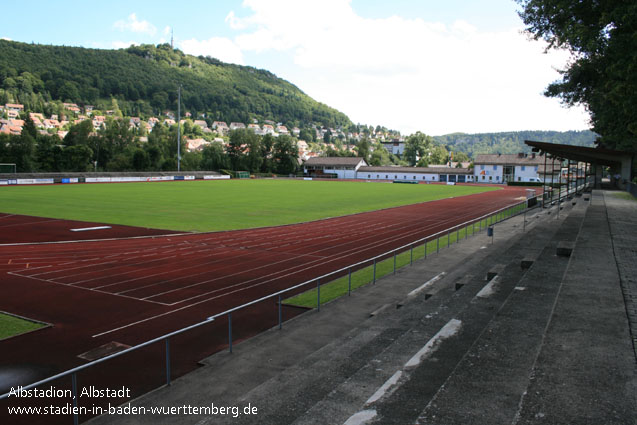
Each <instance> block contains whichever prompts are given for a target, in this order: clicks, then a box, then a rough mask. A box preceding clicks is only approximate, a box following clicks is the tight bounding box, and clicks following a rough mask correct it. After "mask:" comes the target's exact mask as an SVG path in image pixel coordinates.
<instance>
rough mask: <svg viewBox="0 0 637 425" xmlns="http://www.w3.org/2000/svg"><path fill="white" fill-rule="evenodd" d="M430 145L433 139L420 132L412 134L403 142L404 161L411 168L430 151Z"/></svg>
mask: <svg viewBox="0 0 637 425" xmlns="http://www.w3.org/2000/svg"><path fill="white" fill-rule="evenodd" d="M432 143H433V139H432V138H431V137H430V136H427V135H426V134H423V133H421V132H420V131H418V132H416V133H414V134H412V135H411V136H409V137H408V138H407V140H406V141H405V152H404V153H403V158H404V160H405V161H407V162H408V163H409V165H411V166H412V167H413V166H414V165H416V164H417V163H418V160H419V159H420V158H422V157H423V156H424V155H425V152H428V151H429V150H430V149H431V145H432Z"/></svg>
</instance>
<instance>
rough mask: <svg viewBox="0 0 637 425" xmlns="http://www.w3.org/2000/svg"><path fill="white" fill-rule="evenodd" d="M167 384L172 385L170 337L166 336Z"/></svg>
mask: <svg viewBox="0 0 637 425" xmlns="http://www.w3.org/2000/svg"><path fill="white" fill-rule="evenodd" d="M166 385H170V338H166Z"/></svg>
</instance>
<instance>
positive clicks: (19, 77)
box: [0, 40, 351, 128]
mask: <svg viewBox="0 0 637 425" xmlns="http://www.w3.org/2000/svg"><path fill="white" fill-rule="evenodd" d="M179 85H181V86H182V110H183V111H184V112H185V111H189V112H190V113H191V114H192V116H194V117H199V116H200V115H201V114H205V116H206V118H207V119H208V120H219V121H227V122H228V123H229V122H243V123H249V122H252V121H253V120H258V121H265V120H272V121H275V122H281V123H284V124H287V125H289V126H299V127H301V126H309V125H311V124H320V125H323V126H326V127H334V128H335V127H337V126H347V125H351V121H350V119H349V118H348V117H347V116H346V115H345V114H343V113H342V112H339V111H337V110H336V109H334V108H330V107H329V106H327V105H324V104H322V103H319V102H317V101H315V100H314V99H312V98H311V97H309V96H308V95H306V94H305V93H303V92H302V91H301V90H299V89H298V88H297V87H296V86H294V85H293V84H291V83H289V82H287V81H285V80H283V79H281V78H278V77H276V76H275V75H274V74H272V73H271V72H269V71H265V70H261V69H256V68H252V67H248V66H239V65H233V64H226V63H223V62H221V61H218V60H216V59H214V58H210V57H203V56H198V57H195V56H191V55H187V54H184V53H183V52H181V51H180V50H176V49H172V48H171V46H170V45H168V44H160V45H157V46H154V45H142V46H131V47H129V48H127V49H120V50H101V49H87V48H82V47H65V46H47V45H38V44H27V43H20V42H14V41H7V40H0V104H2V105H4V104H5V103H20V104H24V105H25V108H27V109H28V110H30V111H34V112H43V111H45V110H46V109H45V108H46V104H47V103H49V102H51V101H61V102H67V101H69V102H73V103H78V104H80V105H86V104H90V105H96V106H97V107H98V108H99V109H110V107H109V106H110V105H111V104H112V99H115V101H116V102H117V103H118V105H117V106H118V108H119V109H120V110H121V112H122V113H123V115H124V116H151V115H157V114H161V113H163V112H164V111H166V110H171V111H176V110H177V87H178V86H179Z"/></svg>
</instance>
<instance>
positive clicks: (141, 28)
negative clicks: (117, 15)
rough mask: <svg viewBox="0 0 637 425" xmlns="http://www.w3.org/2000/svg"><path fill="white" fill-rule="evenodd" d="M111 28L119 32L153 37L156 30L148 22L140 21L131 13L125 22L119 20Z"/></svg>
mask: <svg viewBox="0 0 637 425" xmlns="http://www.w3.org/2000/svg"><path fill="white" fill-rule="evenodd" d="M113 27H115V28H116V29H118V30H120V31H132V32H136V33H142V34H148V35H155V33H156V32H157V28H155V26H154V25H153V24H151V23H150V22H148V21H140V20H138V19H137V15H136V14H134V13H131V14H130V15H128V18H126V20H119V21H117V22H115V23H114V24H113Z"/></svg>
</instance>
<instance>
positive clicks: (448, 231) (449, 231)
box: [447, 230, 451, 248]
mask: <svg viewBox="0 0 637 425" xmlns="http://www.w3.org/2000/svg"><path fill="white" fill-rule="evenodd" d="M449 233H451V230H447V248H449Z"/></svg>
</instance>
